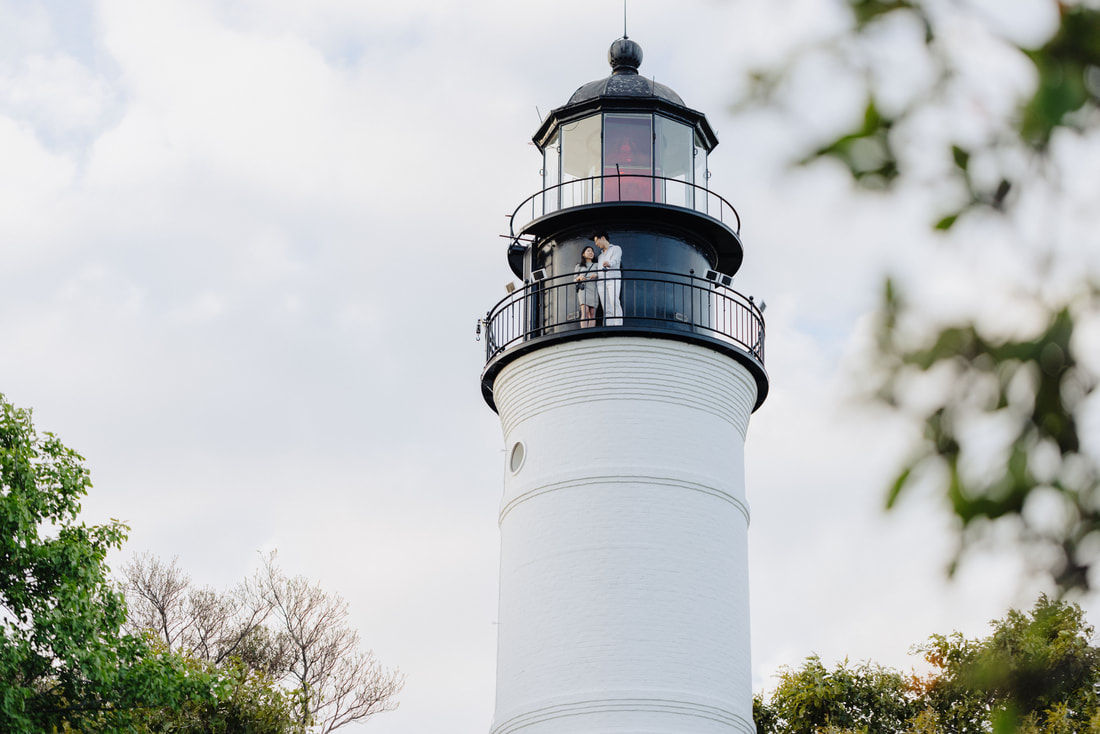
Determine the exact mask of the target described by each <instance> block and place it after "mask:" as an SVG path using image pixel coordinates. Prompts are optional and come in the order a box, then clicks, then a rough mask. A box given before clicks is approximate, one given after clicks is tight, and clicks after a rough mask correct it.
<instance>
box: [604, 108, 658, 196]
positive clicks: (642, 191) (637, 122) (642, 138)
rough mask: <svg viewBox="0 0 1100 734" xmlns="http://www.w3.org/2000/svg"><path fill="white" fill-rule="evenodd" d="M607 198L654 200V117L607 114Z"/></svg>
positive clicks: (605, 153)
mask: <svg viewBox="0 0 1100 734" xmlns="http://www.w3.org/2000/svg"><path fill="white" fill-rule="evenodd" d="M603 142H604V148H603V175H604V188H605V192H604V201H653V116H652V115H644V114H613V113H608V114H606V115H604V131H603Z"/></svg>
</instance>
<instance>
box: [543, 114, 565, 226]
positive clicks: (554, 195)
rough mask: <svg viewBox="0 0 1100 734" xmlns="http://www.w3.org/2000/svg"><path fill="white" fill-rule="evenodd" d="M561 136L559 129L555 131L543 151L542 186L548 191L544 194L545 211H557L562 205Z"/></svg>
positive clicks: (545, 212) (546, 212)
mask: <svg viewBox="0 0 1100 734" xmlns="http://www.w3.org/2000/svg"><path fill="white" fill-rule="evenodd" d="M559 139H560V138H559V136H558V133H557V131H555V132H554V137H552V138H550V142H549V143H547V144H546V148H544V149H543V151H542V188H543V189H545V191H546V193H545V194H543V202H542V207H543V213H544V214H549V213H550V212H556V211H557V210H558V208H559V207H560V206H561V204H560V202H561V189H559V188H558V183H560V182H561V145H559V144H558V141H559Z"/></svg>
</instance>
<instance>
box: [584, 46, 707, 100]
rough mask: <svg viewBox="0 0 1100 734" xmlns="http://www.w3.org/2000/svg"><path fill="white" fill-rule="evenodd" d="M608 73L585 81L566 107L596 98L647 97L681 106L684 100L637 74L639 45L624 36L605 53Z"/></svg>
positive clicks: (667, 88)
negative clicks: (596, 78) (602, 77)
mask: <svg viewBox="0 0 1100 734" xmlns="http://www.w3.org/2000/svg"><path fill="white" fill-rule="evenodd" d="M607 61H608V63H609V64H611V76H609V77H607V78H606V79H599V80H597V81H594V82H589V83H588V84H585V85H584V86H582V87H580V88H579V89H578V90H577V91H575V92H573V96H572V97H570V98H569V101H568V102H567V103H566V105H565V106H566V107H571V106H573V105H575V104H580V103H582V102H585V101H587V100H590V99H596V98H598V97H651V98H655V99H662V100H665V101H667V102H672V103H673V104H676V105H680V106H681V107H684V106H686V105H684V100H683V99H681V98H680V95H678V94H676V92H674V91H672V89H670V88H669V87H667V86H665V85H664V84H659V83H657V82H655V81H653V80H652V79H647V78H646V77H644V76H642V75H641V74H639V73H638V67H639V66H641V64H642V47H641V46H639V45H638V43H637V42H636V41H632V40H630V39H629V38H626V37H625V36H624V37H623V38H620V39H618V40H616V41H615V42H614V43H612V44H611V48H610V49H609V50H608V52H607Z"/></svg>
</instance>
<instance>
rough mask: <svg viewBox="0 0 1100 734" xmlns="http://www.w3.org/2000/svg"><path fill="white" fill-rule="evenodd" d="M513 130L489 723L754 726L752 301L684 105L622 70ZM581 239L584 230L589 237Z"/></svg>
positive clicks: (728, 214) (493, 402) (698, 125)
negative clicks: (521, 145) (524, 150)
mask: <svg viewBox="0 0 1100 734" xmlns="http://www.w3.org/2000/svg"><path fill="white" fill-rule="evenodd" d="M608 60H609V62H610V65H611V73H610V75H609V76H607V77H606V78H603V79H599V80H597V81H594V82H591V83H588V84H585V85H583V86H582V87H580V88H579V89H577V91H576V92H574V93H573V95H572V97H570V98H569V100H568V102H566V103H565V104H564V105H563V106H561V107H558V108H557V109H555V110H553V111H552V112H551V113H550V114H549V115H547V117H546V119H545V120H544V121H543V122H542V124H541V126H540V127H539V128H538V130H537V131H536V132H535V135H534V138H533V141H534V143H535V145H536V146H537V148H538V150H539V152H540V153H541V155H542V176H543V178H542V184H541V187H540V188H539V190H538V191H537V192H535V193H534V194H532V195H531V196H529V197H528V198H527V199H525V200H524V201H523V202H522V203H521V204H520V205H519V206H518V207H517V208H516V209H515V211H514V213H513V214H512V217H511V231H510V233H509V245H508V249H507V258H508V265H509V267H510V268H511V270H512V272H513V273H514V274H515V275H516V277H517V278H518V279H519V280H520V281H521V282H522V285H521V286H520V287H516V288H514V289H513V290H512V291H511V292H510V293H509V294H508V295H507V297H505V298H504V299H503V300H501V301H500V302H499V303H497V304H496V305H495V306H493V307H492V308H491V309H490V310H489V311H488V312H487V313H486V315H485V317H484V318H483V319H482V321H481V323H480V324H479V332H480V330H483V331H484V339H485V346H486V355H485V356H486V362H485V368H484V371H483V372H482V376H481V389H482V393H483V395H484V397H485V400H486V402H487V403H488V405H489V407H490V408H492V409H493V410H495V411H496V412H497V414H498V415H499V417H500V422H501V428H502V430H503V434H504V446H505V451H504V457H505V460H504V467H503V470H504V493H503V498H502V500H501V504H500V514H499V526H500V535H501V550H500V606H499V619H498V621H499V626H498V640H497V684H496V705H495V712H494V717H493V722H492V724H491V730H490V731H491V734H567V733H568V734H575V733H576V732H591V733H596V732H599V733H601V734H602V733H607V734H611V733H622V734H639V733H640V732H645V733H646V734H666V733H667V734H673V733H675V734H720V733H721V734H731V733H733V732H738V733H744V732H754V731H755V727H754V725H753V721H752V689H751V674H750V670H751V668H750V657H749V598H748V594H749V585H748V561H747V545H748V544H747V532H748V525H749V507H748V504H747V502H746V499H745V479H744V475H745V471H744V446H745V436H746V433H747V431H748V425H749V417H750V415H751V414H752V412H753V411H754V410H756V409H757V408H758V407H760V405H761V404H762V403H763V401H764V398H765V396H766V395H767V392H768V377H767V373H766V371H765V369H764V319H763V315H762V313H761V307H760V305H759V304H757V303H755V302H754V301H753V299H752V298H751V297H746V296H743V295H741V294H740V293H738V292H737V291H736V290H735V289H734V282H733V281H734V276H735V275H736V273H737V272H738V270H739V269H740V267H741V264H742V259H743V257H744V248H743V246H742V242H741V237H740V219H739V216H738V214H737V211H736V210H735V209H734V207H733V206H732V205H731V204H730V203H729V202H728V201H726V200H725V199H724V198H722V196H720V195H719V194H718V193H716V192H714V191H711V190H710V189H709V187H708V185H707V181H708V178H709V174H708V168H707V161H708V158H709V156H710V154H711V153H712V152H713V151H714V148H715V146H717V144H718V139H717V137H716V136H715V133H714V130H713V129H712V128H711V125H710V124H709V122H708V121H707V119H706V117H705V116H704V115H703V114H702V113H701V112H698V111H696V110H694V109H692V108H690V107H688V106H687V105H686V104H685V103H684V101H683V100H682V99H681V98H680V97H679V96H678V95H677V94H676V93H675V92H674V91H673V90H672V89H670V88H669V87H667V86H665V85H663V84H658V83H657V82H656V81H654V80H652V79H649V78H646V77H645V76H644V75H642V74H640V73H639V67H640V65H641V62H642V49H641V47H640V46H639V45H638V44H637V43H636V42H635V41H633V40H631V39H628V38H626V37H625V36H624V37H623V38H621V39H619V40H616V41H615V42H614V43H613V44H612V45H611V49H610V51H609V53H608ZM588 248H591V250H589V249H588Z"/></svg>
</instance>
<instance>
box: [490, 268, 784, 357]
mask: <svg viewBox="0 0 1100 734" xmlns="http://www.w3.org/2000/svg"><path fill="white" fill-rule="evenodd" d="M618 273H619V275H620V278H619V298H620V304H621V307H622V318H621V319H614V318H613V319H608V320H605V319H604V318H603V316H602V312H603V311H604V310H605V309H604V308H603V307H602V305H601V307H600V308H599V310H598V311H597V315H596V318H595V320H594V321H593V320H590V319H586V318H585V316H586V314H585V313H584V309H583V307H582V306H581V305H580V301H579V298H578V284H577V283H576V282H575V280H574V278H575V276H574V274H573V273H568V274H565V275H560V276H557V277H551V278H546V279H544V280H540V281H536V282H533V283H530V284H528V285H526V286H524V287H523V288H522V289H519V290H516V291H514V292H513V293H511V294H510V295H508V296H507V297H506V298H504V299H503V300H502V301H500V302H499V303H497V305H496V306H494V307H493V308H492V309H491V310H490V311H489V313H487V314H486V315H485V319H484V320H483V321H482V323H481V324H480V325H479V331H480V327H482V326H483V327H484V328H485V361H486V362H489V361H490V360H492V359H493V358H494V357H496V356H497V355H498V354H500V353H501V352H504V351H505V350H507V349H509V348H512V347H515V346H518V345H520V344H522V343H523V342H526V341H530V340H532V339H537V338H541V337H545V336H552V335H562V336H580V335H584V334H586V333H592V334H595V333H596V332H585V331H584V330H586V329H590V328H599V329H601V332H602V333H603V334H605V335H606V334H608V333H610V332H611V331H612V330H614V329H619V328H622V329H630V330H631V331H633V332H636V331H639V330H643V331H655V332H662V331H663V332H675V333H676V335H677V336H683V335H685V334H695V335H699V336H703V337H706V338H708V339H712V340H717V341H720V342H725V343H726V344H729V345H731V346H734V347H736V348H738V349H739V350H741V351H744V352H746V353H748V354H750V355H751V356H753V357H755V358H756V359H757V360H758V361H759V362H760V363H761V364H763V363H764V317H763V315H762V314H761V312H760V309H759V308H758V307H757V305H756V304H755V303H754V302H753V300H752V299H751V298H746V297H744V296H742V295H741V294H740V293H738V292H736V291H734V290H731V289H729V288H727V287H725V286H722V285H718V284H716V283H714V282H713V281H710V280H707V279H705V278H697V277H695V276H693V275H681V274H679V273H664V272H660V271H656V270H621V271H618ZM604 285H605V281H603V280H600V281H596V288H597V290H598V291H599V292H600V293H601V296H600V297H601V299H602V300H601V301H600V303H601V304H602V303H603V301H604V300H606V299H607V298H608V295H607V294H606V292H605V288H604ZM619 322H621V323H619Z"/></svg>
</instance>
